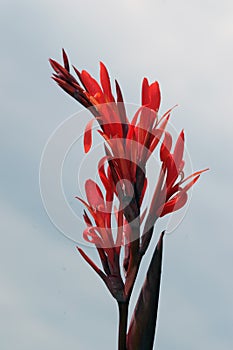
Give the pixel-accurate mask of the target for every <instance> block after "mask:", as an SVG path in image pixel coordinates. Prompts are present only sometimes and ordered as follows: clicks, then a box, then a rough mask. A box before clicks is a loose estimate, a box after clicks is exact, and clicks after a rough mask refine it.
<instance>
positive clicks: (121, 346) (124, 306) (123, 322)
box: [118, 301, 129, 350]
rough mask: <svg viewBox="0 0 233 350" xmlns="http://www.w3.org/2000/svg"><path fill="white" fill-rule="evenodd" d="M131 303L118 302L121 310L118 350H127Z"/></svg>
mask: <svg viewBox="0 0 233 350" xmlns="http://www.w3.org/2000/svg"><path fill="white" fill-rule="evenodd" d="M128 308H129V303H128V301H126V302H118V309H119V330H118V350H126V334H127V319H128Z"/></svg>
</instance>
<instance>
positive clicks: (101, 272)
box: [76, 247, 106, 280]
mask: <svg viewBox="0 0 233 350" xmlns="http://www.w3.org/2000/svg"><path fill="white" fill-rule="evenodd" d="M76 248H77V250H78V251H79V253H80V254H81V255H82V257H83V258H84V260H86V262H87V263H88V264H89V265H90V266H91V267H92V268H93V270H95V272H97V273H98V275H99V276H100V277H101V278H102V279H103V280H105V279H106V276H105V274H104V273H103V271H101V270H100V269H99V268H98V266H97V265H96V264H95V263H94V262H93V261H92V260H91V259H90V258H89V256H87V255H86V254H85V253H84V251H83V250H82V249H81V248H79V247H76Z"/></svg>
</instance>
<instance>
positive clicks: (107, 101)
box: [50, 50, 207, 299]
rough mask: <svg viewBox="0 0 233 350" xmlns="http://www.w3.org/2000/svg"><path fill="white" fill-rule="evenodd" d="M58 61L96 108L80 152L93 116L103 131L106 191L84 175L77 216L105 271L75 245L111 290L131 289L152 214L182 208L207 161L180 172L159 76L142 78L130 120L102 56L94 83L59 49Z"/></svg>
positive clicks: (69, 87)
mask: <svg viewBox="0 0 233 350" xmlns="http://www.w3.org/2000/svg"><path fill="white" fill-rule="evenodd" d="M63 61H64V67H63V66H61V65H60V64H59V63H57V62H55V61H54V60H50V63H51V65H52V67H53V69H54V71H55V74H54V75H53V79H54V80H55V81H56V82H57V83H58V85H59V86H61V87H62V88H63V89H64V90H65V91H66V92H67V93H69V94H70V95H71V96H72V97H74V98H75V99H76V100H77V101H79V102H80V103H81V104H82V105H83V106H84V107H86V108H88V109H89V110H90V111H91V113H92V114H93V115H94V118H93V119H92V120H91V121H90V122H88V123H87V126H86V129H85V133H84V149H85V152H88V151H89V150H90V148H91V145H92V124H93V122H94V121H95V120H97V122H98V123H99V125H100V130H98V131H99V133H100V134H101V135H102V137H103V138H104V142H105V143H104V146H105V153H106V156H105V157H103V159H101V160H100V163H99V165H98V172H99V176H100V179H101V181H102V183H103V186H104V189H105V197H104V195H103V193H102V191H101V190H100V188H99V186H98V185H97V184H96V183H95V182H94V181H92V180H87V182H86V185H85V190H86V197H87V202H85V201H84V200H82V199H80V198H79V199H80V200H81V201H82V202H83V204H84V205H85V206H86V208H87V210H88V212H89V214H88V213H87V212H86V211H84V216H83V217H84V220H85V222H86V225H87V228H86V229H85V230H84V233H83V236H84V239H85V240H87V241H88V242H91V243H93V244H95V246H96V248H97V250H98V253H99V257H100V259H101V262H102V266H103V271H102V270H100V269H99V268H98V267H97V266H96V265H95V264H94V263H93V262H92V261H91V260H90V259H89V258H88V257H87V255H86V254H85V253H84V252H83V251H82V250H81V249H80V248H78V249H79V252H80V253H81V254H82V256H83V257H84V258H85V260H86V261H87V262H88V263H89V264H90V265H91V266H92V267H93V268H94V269H95V271H96V272H97V273H98V274H99V275H100V276H101V278H102V279H103V280H104V282H105V283H106V284H107V286H108V288H109V290H110V291H111V293H112V294H113V295H114V297H116V298H118V297H119V298H123V299H124V298H125V297H128V296H129V295H130V293H131V290H132V286H133V284H134V281H135V277H136V274H137V270H138V268H139V265H140V261H141V257H142V255H143V254H144V253H145V251H146V249H147V248H148V245H149V242H150V239H151V236H152V233H153V228H154V224H155V222H156V220H157V219H158V218H159V217H163V216H164V215H166V214H169V213H171V212H174V211H176V210H178V209H180V208H182V207H183V206H184V205H185V203H186V201H187V198H188V194H187V193H188V190H189V189H190V188H191V187H192V186H193V185H194V183H195V182H196V181H197V180H198V178H199V176H200V174H201V173H202V172H203V171H205V170H207V169H205V170H201V171H198V172H195V173H193V174H192V175H189V176H188V177H186V178H184V159H183V153H184V132H183V131H182V132H181V133H180V135H179V137H178V139H177V141H176V144H175V147H174V150H173V153H172V152H171V149H172V137H171V135H170V133H168V132H167V131H166V126H167V123H168V121H169V118H170V113H171V110H172V109H170V110H169V111H167V112H166V113H165V114H164V115H163V116H162V117H161V118H158V111H159V107H160V102H161V93H160V88H159V84H158V82H153V83H152V84H149V82H148V80H147V79H146V78H144V80H143V83H142V101H141V102H142V103H141V106H140V107H139V108H138V110H137V111H136V113H135V115H134V116H133V118H132V121H129V119H128V117H127V115H126V108H125V104H124V101H123V96H122V92H121V89H120V87H119V84H118V83H117V81H115V87H116V98H115V97H114V96H113V93H112V88H111V83H110V78H109V74H108V71H107V69H106V67H105V65H104V64H103V63H100V84H99V83H98V82H97V81H96V80H95V79H94V78H93V77H92V76H91V75H90V74H89V73H88V72H86V71H85V70H83V71H81V72H79V71H78V70H77V69H76V68H75V67H73V68H74V70H75V72H76V74H77V76H78V79H79V82H78V80H76V78H75V77H74V76H73V75H71V74H70V68H69V62H68V58H67V55H66V53H65V51H64V50H63ZM161 140H163V141H162V143H161V146H160V160H161V171H160V175H159V178H158V182H157V185H156V187H155V191H154V195H153V198H152V202H151V204H150V207H149V210H148V211H144V212H143V213H141V206H142V202H143V198H144V195H145V192H146V189H147V178H146V164H147V161H148V159H149V158H150V156H151V154H152V153H153V152H154V150H155V148H156V147H157V146H158V144H159V143H160V141H161ZM188 180H189V182H188ZM114 198H115V199H117V200H118V202H119V207H118V209H117V210H116V213H115V214H114V216H115V217H116V220H117V227H118V230H117V237H116V239H115V240H114V237H113V232H112V219H113V216H112V210H113V208H112V207H113V200H114ZM144 217H145V225H144V230H143V232H142V231H141V223H142V221H143V219H144ZM121 245H124V246H125V257H124V267H125V271H126V280H125V283H123V281H122V278H121V274H120V267H119V255H120V248H121ZM113 280H114V281H115V282H114V283H113V282H112V281H113ZM112 283H113V284H112ZM116 285H117V286H118V287H119V289H117V288H118V287H117V286H116ZM117 290H118V291H117ZM119 295H120V296H119Z"/></svg>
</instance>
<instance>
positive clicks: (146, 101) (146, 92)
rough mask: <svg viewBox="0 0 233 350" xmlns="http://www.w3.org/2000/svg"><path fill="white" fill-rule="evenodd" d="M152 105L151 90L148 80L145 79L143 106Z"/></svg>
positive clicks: (143, 83) (143, 84)
mask: <svg viewBox="0 0 233 350" xmlns="http://www.w3.org/2000/svg"><path fill="white" fill-rule="evenodd" d="M149 103H150V90H149V83H148V79H147V78H144V79H143V82H142V105H143V106H145V105H148V104H149Z"/></svg>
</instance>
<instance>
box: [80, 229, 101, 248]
mask: <svg viewBox="0 0 233 350" xmlns="http://www.w3.org/2000/svg"><path fill="white" fill-rule="evenodd" d="M96 229H97V227H93V226H92V227H87V228H86V229H85V230H84V231H83V238H84V239H85V241H87V242H89V243H93V244H95V245H97V246H99V247H102V245H103V242H102V239H101V237H100V236H99V235H98V234H97V233H96Z"/></svg>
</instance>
